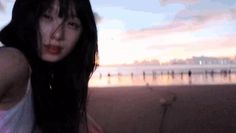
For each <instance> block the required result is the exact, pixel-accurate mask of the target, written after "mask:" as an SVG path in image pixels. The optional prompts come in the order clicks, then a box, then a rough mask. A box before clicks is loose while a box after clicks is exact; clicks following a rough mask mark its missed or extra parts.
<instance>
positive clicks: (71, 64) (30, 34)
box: [0, 0, 98, 133]
mask: <svg viewBox="0 0 236 133" xmlns="http://www.w3.org/2000/svg"><path fill="white" fill-rule="evenodd" d="M58 1H59V6H60V11H59V15H61V16H63V17H65V18H66V17H67V16H68V15H69V13H70V10H71V9H70V8H71V7H73V6H74V7H75V11H76V15H77V17H78V18H79V19H80V21H81V24H82V28H83V30H82V33H81V36H80V38H79V40H78V42H77V44H76V46H75V48H74V49H73V50H72V52H71V53H70V54H69V55H68V56H66V57H65V58H63V59H62V60H60V61H59V62H56V63H49V62H45V61H43V60H41V59H40V58H39V57H38V53H37V42H38V41H39V40H38V39H39V38H38V32H39V31H38V22H39V17H40V16H41V15H42V14H43V13H44V12H45V11H46V10H48V9H49V8H50V6H51V5H52V3H53V2H54V0H16V2H15V5H14V7H13V12H12V19H11V21H10V23H9V24H8V25H7V26H6V27H5V28H4V29H3V30H2V31H1V32H0V41H2V43H3V44H4V45H5V46H8V47H15V48H17V49H19V50H20V51H22V52H23V53H24V54H25V56H26V57H27V59H28V61H29V64H30V66H31V69H32V74H31V83H32V89H33V97H34V110H35V119H36V122H35V123H36V126H37V127H39V129H41V130H42V132H43V133H78V132H79V125H84V126H83V127H86V123H87V119H86V100H87V90H88V81H89V78H90V77H91V74H92V72H93V71H94V69H95V68H96V57H97V53H98V47H97V28H96V24H95V18H94V15H93V12H92V8H91V5H90V2H89V0H58ZM72 5H73V6H72ZM81 123H82V124H81Z"/></svg>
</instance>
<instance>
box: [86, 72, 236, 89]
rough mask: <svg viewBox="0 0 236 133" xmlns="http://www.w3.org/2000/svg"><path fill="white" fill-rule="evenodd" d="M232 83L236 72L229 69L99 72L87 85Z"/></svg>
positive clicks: (235, 78)
mask: <svg viewBox="0 0 236 133" xmlns="http://www.w3.org/2000/svg"><path fill="white" fill-rule="evenodd" d="M232 83H233V84H234V83H236V72H235V71H234V72H231V70H225V69H223V70H217V71H216V70H204V71H201V72H196V71H192V70H191V69H189V70H186V71H178V72H175V71H174V70H172V71H166V72H161V71H153V70H152V71H149V72H146V71H141V72H140V73H133V72H130V73H129V74H128V73H121V72H117V73H115V72H113V73H109V72H108V73H99V74H95V75H93V77H92V78H91V80H90V82H89V86H96V87H103V86H143V85H188V84H189V85H191V84H232Z"/></svg>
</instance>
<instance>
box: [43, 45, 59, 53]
mask: <svg viewBox="0 0 236 133" xmlns="http://www.w3.org/2000/svg"><path fill="white" fill-rule="evenodd" d="M44 46H45V50H46V52H48V53H49V54H53V55H58V54H60V53H61V50H62V47H60V46H57V45H44Z"/></svg>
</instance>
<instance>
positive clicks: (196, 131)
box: [88, 85, 236, 133]
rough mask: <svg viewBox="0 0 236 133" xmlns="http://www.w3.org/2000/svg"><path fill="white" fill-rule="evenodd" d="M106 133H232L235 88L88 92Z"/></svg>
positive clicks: (91, 107)
mask: <svg viewBox="0 0 236 133" xmlns="http://www.w3.org/2000/svg"><path fill="white" fill-rule="evenodd" d="M88 112H89V114H90V115H91V116H92V117H93V118H94V119H95V121H97V123H99V124H100V126H101V127H102V128H103V130H104V132H105V133H235V132H236V85H179V86H139V87H100V88H99V87H97V88H96V87H94V88H90V91H89V101H88Z"/></svg>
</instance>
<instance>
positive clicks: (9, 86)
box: [0, 47, 30, 110]
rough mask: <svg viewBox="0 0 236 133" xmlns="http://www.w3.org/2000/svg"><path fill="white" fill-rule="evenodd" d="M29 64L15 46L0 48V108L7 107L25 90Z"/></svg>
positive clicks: (17, 100)
mask: <svg viewBox="0 0 236 133" xmlns="http://www.w3.org/2000/svg"><path fill="white" fill-rule="evenodd" d="M29 74H30V72H29V66H28V62H27V60H26V58H25V57H24V55H23V54H22V53H21V52H20V51H19V50H17V49H15V48H4V47H3V48H0V110H5V109H9V108H10V107H12V106H14V105H15V104H16V103H18V102H19V101H20V99H21V98H22V97H23V96H24V94H25V92H26V88H27V87H26V86H27V83H28V78H29Z"/></svg>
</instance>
